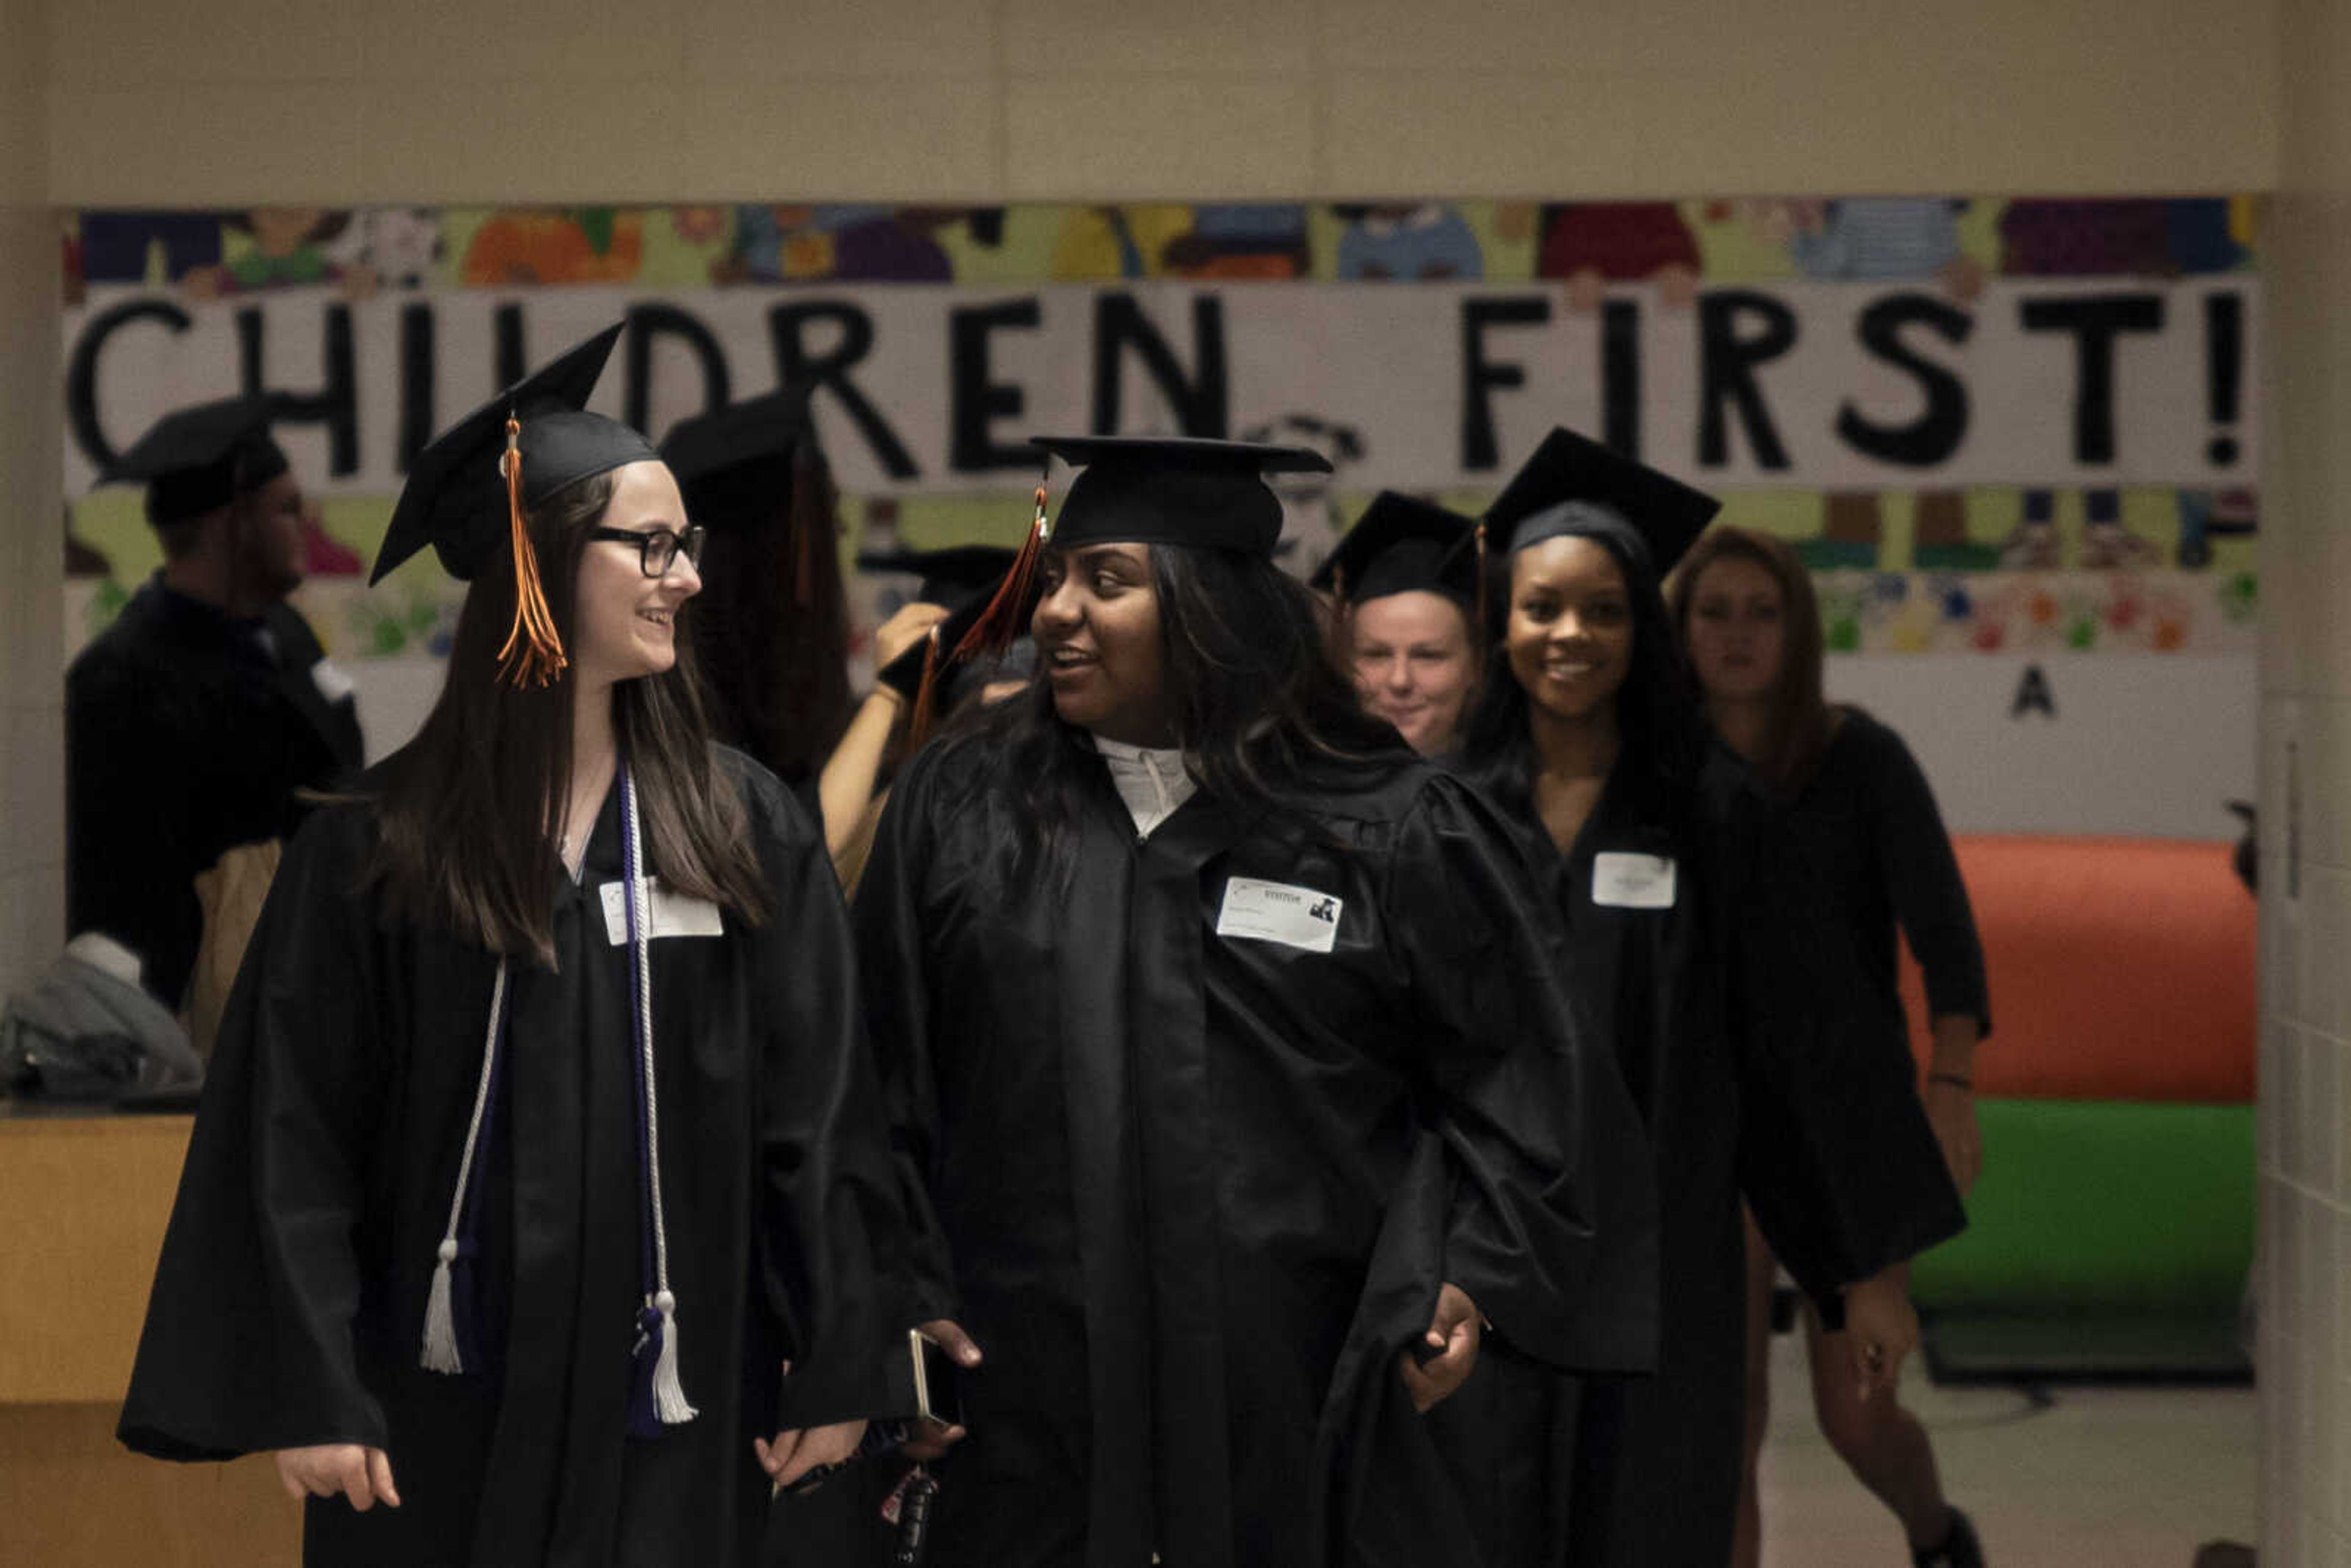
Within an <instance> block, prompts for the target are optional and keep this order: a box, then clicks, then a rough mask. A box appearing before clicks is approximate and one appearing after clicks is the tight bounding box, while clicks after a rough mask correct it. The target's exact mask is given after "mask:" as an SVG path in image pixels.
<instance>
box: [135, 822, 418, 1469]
mask: <svg viewBox="0 0 2351 1568" xmlns="http://www.w3.org/2000/svg"><path fill="white" fill-rule="evenodd" d="M359 813H360V808H356V807H351V808H343V809H340V810H329V811H321V812H319V813H316V814H314V815H313V817H312V819H311V820H310V821H309V822H308V824H307V825H306V826H305V827H304V829H303V831H301V832H300V833H298V835H297V836H296V838H295V840H294V842H293V844H292V845H291V847H289V849H288V850H287V853H286V856H285V858H284V860H283V862H281V863H280V865H279V866H278V870H277V878H276V881H275V882H274V883H273V884H272V886H271V888H270V892H269V896H268V899H267V901H266V903H265V904H264V905H263V907H262V913H261V917H260V920H259V923H258V925H256V929H255V932H254V936H253V941H252V944H251V946H249V947H248V948H247V949H246V957H245V962H244V965H243V967H242V968H241V969H240V970H239V971H238V974H237V978H236V983H235V987H234V988H232V990H231V992H230V996H229V1001H228V1006H227V1009H226V1011H225V1014H224V1016H223V1018H222V1021H221V1028H220V1033H219V1037H218V1040H217V1043H216V1044H215V1046H214V1053H213V1059H212V1062H211V1067H210V1071H209V1074H208V1076H207V1079H206V1081H205V1084H204V1101H203V1103H202V1107H201V1109H200V1110H199V1111H198V1113H197V1116H196V1124H195V1130H194V1134H193V1137H192V1139H191V1141H190V1144H189V1147H188V1157H187V1162H186V1164H185V1166H183V1168H182V1171H181V1176H180V1190H179V1196H178V1198H177V1200H176V1201H175V1203H174V1204H173V1206H172V1220H171V1225H170V1227H169V1228H168V1229H167V1230H166V1232H165V1234H164V1238H163V1251H162V1260H161V1261H160V1262H159V1263H158V1265H157V1267H156V1270H155V1285H154V1290H153V1293H152V1295H151V1297H150V1298H149V1301H148V1308H147V1321H146V1327H145V1330H144V1332H143V1333H141V1336H140V1343H139V1353H138V1359H137V1362H136V1364H134V1366H133V1369H132V1372H131V1389H130V1393H129V1395H128V1396H127V1397H126V1398H125V1400H124V1402H123V1410H122V1418H121V1424H120V1428H119V1431H118V1436H119V1437H120V1439H121V1440H122V1441H123V1442H124V1443H125V1444H127V1445H128V1446H129V1447H131V1448H134V1449H136V1450H138V1451H140V1452H141V1453H146V1454H152V1455H154V1456H156V1457H157V1458H172V1459H220V1458H234V1457H235V1456H237V1455H239V1454H245V1453H255V1452H261V1451H265V1450H269V1449H276V1448H296V1447H301V1446H305V1445H308V1444H314V1443H337V1442H341V1443H361V1444H366V1445H369V1446H371V1447H376V1448H381V1447H382V1446H384V1443H385V1441H386V1437H385V1426H384V1417H383V1412H382V1409H381V1406H380V1405H379V1404H378V1402H377V1400H376V1398H375V1397H374V1396H372V1395H371V1393H370V1392H369V1391H368V1389H367V1388H366V1386H365V1385H363V1384H362V1383H361V1381H360V1373H359V1364H358V1359H357V1355H356V1354H355V1351H354V1346H353V1343H352V1322H353V1319H354V1317H355V1315H356V1313H357V1312H358V1310H359V1305H360V1264H359V1259H358V1254H357V1250H356V1248H355V1244H354V1236H355V1232H356V1228H357V1226H358V1223H359V1217H360V1205H361V1194H362V1187H363V1176H364V1172H365V1170H366V1168H367V1165H368V1160H369V1150H370V1146H371V1142H372V1134H373V1130H374V1126H375V1114H376V1107H377V1106H378V1105H379V1104H380V1103H381V1096H382V1094H383V1092H384V1090H385V1087H386V1085H387V1083H388V1081H389V1077H390V1074H389V1071H388V1070H387V1063H386V1062H385V1061H384V1056H383V1051H384V1046H383V1042H382V1041H381V1040H379V1039H378V1032H379V1031H378V1030H376V1028H375V1027H374V1023H373V1016H372V1012H373V1009H371V1006H370V999H371V998H373V997H375V996H377V995H379V994H380V987H381V976H380V974H379V972H378V968H379V966H378V963H377V949H376V947H375V946H374V943H373V940H372V933H371V931H370V929H369V927H368V918H369V917H368V915H367V914H366V911H367V908H368V904H367V903H366V901H364V900H363V899H362V898H361V897H360V895H359V894H358V893H357V891H356V882H357V873H358V871H359V867H360V844H361V841H362V840H363V836H364V835H363V831H362V828H361V824H360V820H359Z"/></svg>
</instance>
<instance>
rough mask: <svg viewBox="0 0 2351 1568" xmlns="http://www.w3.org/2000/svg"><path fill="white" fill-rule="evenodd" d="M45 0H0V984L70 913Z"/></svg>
mask: <svg viewBox="0 0 2351 1568" xmlns="http://www.w3.org/2000/svg"><path fill="white" fill-rule="evenodd" d="M43 11H44V7H43V5H42V0H0V992H5V990H6V989H7V988H10V987H12V986H14V985H15V984H16V983H17V982H18V981H19V980H20V979H21V978H23V977H25V976H26V975H27V974H29V973H30V972H31V971H32V970H33V969H34V968H36V967H38V966H39V965H40V964H42V963H44V962H46V961H47V958H48V956H50V955H51V954H52V953H54V952H55V950H56V947H57V941H58V937H59V935H60V931H59V928H60V926H61V925H62V923H63V920H64V904H65V894H64V870H65V766H64V752H63V747H62V743H61V739H60V732H61V723H62V716H63V711H64V702H63V692H62V687H61V685H60V680H61V671H60V669H59V655H60V650H61V649H62V647H63V645H64V640H65V638H64V629H63V624H62V620H63V606H62V603H61V601H60V594H59V589H60V586H61V584H62V581H63V577H64V544H63V524H62V521H61V519H60V513H59V509H58V507H59V500H58V495H57V453H58V442H59V440H60V433H59V423H60V421H59V414H58V410H57V352H58V350H57V255H58V252H57V222H56V219H55V217H54V216H53V215H52V214H51V211H50V209H49V207H48V205H47V178H48V134H47V132H48V126H47V100H46V98H45V96H44V94H43V92H42V90H41V87H42V82H41V78H42V62H43V60H44V59H45V58H46V57H47V44H46V40H45V38H44V36H43V28H42V22H43Z"/></svg>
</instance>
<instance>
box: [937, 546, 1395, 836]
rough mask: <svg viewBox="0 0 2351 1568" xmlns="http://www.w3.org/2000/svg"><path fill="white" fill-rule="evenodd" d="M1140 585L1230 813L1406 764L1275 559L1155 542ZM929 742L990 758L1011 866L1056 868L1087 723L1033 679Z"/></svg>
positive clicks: (1079, 796) (1090, 780)
mask: <svg viewBox="0 0 2351 1568" xmlns="http://www.w3.org/2000/svg"><path fill="white" fill-rule="evenodd" d="M1151 585H1152V590H1153V592H1154V593H1155V596H1156V598H1157V600H1158V605H1159V642H1160V655H1161V668H1162V669H1163V670H1164V671H1165V680H1166V690H1167V692H1168V695H1169V696H1170V698H1171V707H1172V711H1173V714H1174V716H1175V738H1176V744H1177V745H1178V746H1180V747H1182V748H1183V750H1184V753H1185V757H1186V765H1187V766H1188V768H1190V770H1191V772H1192V775H1193V777H1194V779H1196V781H1197V782H1198V784H1199V787H1200V789H1201V790H1202V791H1203V792H1204V793H1206V794H1207V795H1208V796H1209V797H1210V798H1212V799H1214V800H1217V801H1218V802H1219V803H1220V804H1222V805H1223V806H1225V807H1226V808H1227V809H1228V810H1231V811H1233V812H1234V813H1236V814H1237V815H1239V816H1242V817H1245V818H1257V817H1263V816H1267V815H1271V816H1274V817H1286V818H1290V819H1292V820H1293V821H1299V822H1301V824H1302V823H1303V821H1304V819H1305V815H1306V811H1307V810H1308V808H1309V807H1310V806H1311V802H1312V800H1314V798H1315V797H1316V795H1317V794H1318V792H1320V791H1322V790H1324V789H1332V788H1346V787H1348V786H1349V785H1351V784H1357V785H1359V784H1363V783H1367V782H1370V781H1373V780H1375V779H1379V778H1381V777H1384V775H1386V774H1387V773H1389V772H1391V771H1392V770H1394V769H1395V768H1397V767H1399V766H1401V765H1404V764H1405V763H1408V762H1409V761H1410V760H1411V759H1412V755H1413V754H1412V752H1411V751H1410V750H1409V749H1408V748H1406V747H1405V745H1404V743H1403V741H1402V740H1401V739H1400V738H1399V737H1397V735H1396V733H1395V730H1394V729H1393V728H1392V727H1389V726H1388V725H1386V724H1384V723H1382V722H1381V721H1380V720H1378V719H1375V718H1373V717H1370V716H1367V715H1366V714H1364V711H1363V709H1362V707H1361V706H1359V705H1358V704H1357V702H1356V700H1355V687H1354V683H1353V681H1352V680H1351V679H1350V678H1349V677H1348V676H1347V674H1345V673H1344V672H1343V670H1341V668H1340V667H1339V665H1338V664H1337V662H1336V661H1335V660H1334V659H1333V658H1332V654H1331V651H1330V637H1329V627H1328V625H1327V624H1326V622H1325V618H1324V612H1323V611H1322V606H1321V605H1320V604H1319V603H1318V602H1317V601H1316V600H1315V598H1314V595H1313V594H1312V593H1311V591H1308V589H1307V588H1306V587H1305V586H1304V585H1303V584H1302V583H1300V582H1299V581H1297V580H1295V579H1293V578H1291V577H1290V576H1289V575H1288V574H1287V573H1285V572H1283V571H1282V570H1280V568H1279V567H1276V566H1275V565H1274V564H1273V563H1272V562H1270V561H1266V560H1259V559H1257V558H1255V557H1253V556H1246V555H1242V554H1240V553H1238V552H1237V551H1232V550H1220V549H1189V548H1186V547H1184V546H1180V545H1163V544H1155V545H1153V546H1152V547H1151ZM936 744H937V745H938V746H939V747H941V749H942V750H943V751H945V752H946V753H949V754H950V755H952V754H954V753H956V752H965V751H971V750H975V749H980V750H985V751H986V752H987V753H988V764H989V767H988V776H989V779H991V781H992V782H993V785H994V787H995V788H997V789H1000V790H1002V791H1004V793H1005V797H1006V803H1007V804H1008V805H1009V806H1010V807H1011V808H1012V809H1013V812H1014V814H1015V816H1016V818H1017V820H1019V821H1020V822H1021V823H1022V831H1020V832H1019V833H1017V834H1012V835H1008V839H1009V842H1008V843H1006V844H1004V845H1003V846H1002V850H1003V852H1004V853H1005V854H1007V855H1008V856H1009V857H1010V861H1011V869H1012V873H1013V874H1014V875H1015V876H1022V875H1026V874H1028V873H1029V872H1030V871H1032V870H1033V869H1035V865H1036V864H1037V863H1041V864H1042V865H1043V866H1044V867H1045V868H1046V870H1047V873H1048V874H1051V875H1056V876H1059V875H1063V874H1066V873H1067V871H1068V869H1069V864H1070V859H1069V856H1070V850H1071V845H1072V843H1073V841H1074V836H1075V835H1074V828H1075V825H1076V822H1077V821H1078V815H1079V812H1080V811H1081V810H1082V809H1083V803H1084V800H1085V798H1086V795H1085V792H1086V791H1088V790H1090V789H1099V788H1100V787H1101V785H1100V775H1101V771H1102V762H1101V759H1100V758H1098V757H1097V756H1096V755H1095V753H1094V750H1093V747H1092V745H1091V744H1090V743H1089V742H1088V740H1087V737H1086V735H1085V732H1084V731H1083V730H1081V729H1079V728H1078V727H1075V726H1073V725H1071V724H1067V723H1065V722H1063V720H1062V719H1061V716H1060V715H1059V714H1058V713H1056V712H1055V711H1054V707H1053V692H1052V686H1051V684H1050V682H1048V681H1045V680H1043V679H1039V680H1037V681H1035V682H1034V683H1033V685H1031V687H1030V689H1029V691H1028V692H1026V693H1023V694H1022V695H1019V696H1017V697H1013V698H1010V699H1008V700H1007V701H1005V702H1003V703H1000V704H998V705H997V706H994V707H991V708H987V709H985V710H983V711H981V712H979V713H977V714H976V715H975V716H972V718H971V719H970V720H969V721H968V722H967V723H964V724H959V725H956V726H955V727H951V728H950V729H949V730H948V731H947V732H946V733H944V734H942V735H941V737H939V739H938V741H937V742H936ZM946 760H947V758H942V761H943V762H944V761H946ZM1032 856H1036V857H1041V862H1032V860H1031V857H1032Z"/></svg>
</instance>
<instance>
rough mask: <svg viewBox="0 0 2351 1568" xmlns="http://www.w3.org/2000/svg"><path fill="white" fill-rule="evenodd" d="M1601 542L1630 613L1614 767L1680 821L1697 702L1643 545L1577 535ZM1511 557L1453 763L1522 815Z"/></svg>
mask: <svg viewBox="0 0 2351 1568" xmlns="http://www.w3.org/2000/svg"><path fill="white" fill-rule="evenodd" d="M1580 537H1583V538H1590V539H1591V540H1592V541H1593V543H1595V544H1597V545H1599V546H1600V547H1601V548H1603V549H1605V550H1607V552H1608V554H1609V556H1610V557H1611V558H1612V559H1614V561H1615V562H1616V568H1617V570H1619V571H1621V572H1623V573H1624V576H1625V595H1626V598H1627V600H1628V601H1629V602H1630V604H1631V607H1632V612H1633V658H1632V664H1631V667H1630V668H1628V669H1627V670H1626V671H1625V684H1624V685H1621V686H1619V687H1618V688H1617V690H1616V698H1615V701H1616V731H1617V735H1618V737H1619V749H1618V752H1617V757H1616V775H1617V777H1618V778H1619V779H1625V780H1626V781H1629V782H1631V783H1632V784H1634V785H1635V787H1637V789H1639V791H1640V794H1639V797H1638V798H1639V799H1640V800H1642V801H1643V802H1644V805H1643V810H1644V811H1645V813H1648V814H1653V815H1657V816H1661V817H1662V818H1664V819H1665V820H1667V821H1681V820H1683V819H1684V817H1685V816H1686V813H1687V810H1688V808H1689V807H1690V805H1691V803H1692V802H1693V801H1694V800H1695V793H1696V789H1697V787H1698V778H1699V775H1700V774H1701V772H1702V771H1703V769H1704V768H1705V764H1706V753H1707V746H1708V740H1707V733H1708V732H1707V726H1706V711H1705V709H1704V707H1703V706H1701V704H1700V703H1699V700H1698V684H1697V682H1695V681H1693V680H1692V679H1691V678H1690V674H1689V666H1688V664H1687V662H1686V661H1685V660H1684V659H1683V658H1682V652H1681V644H1680V643H1679V642H1678V641H1677V639H1676V638H1675V636H1674V622H1673V619H1672V617H1671V616H1670V615H1669V614H1668V613H1667V609H1666V601H1665V596H1664V595H1663V593H1662V592H1661V591H1659V586H1658V582H1657V573H1656V569H1655V568H1654V567H1653V566H1651V565H1650V563H1649V559H1648V557H1647V555H1646V552H1644V551H1640V550H1636V549H1630V548H1628V547H1627V546H1626V545H1625V542H1624V541H1623V540H1622V539H1620V538H1616V537H1615V536H1614V535H1613V534H1608V533H1593V534H1588V535H1583V536H1580ZM1512 560H1513V558H1510V557H1504V558H1503V559H1500V560H1499V561H1497V562H1495V563H1494V565H1493V567H1492V569H1491V570H1493V572H1494V573H1495V577H1496V581H1495V582H1494V583H1493V584H1492V591H1491V595H1490V598H1489V602H1490V603H1493V604H1496V605H1499V606H1500V607H1501V613H1500V614H1499V615H1498V616H1496V617H1495V632H1494V633H1493V635H1494V641H1493V643H1492V644H1491V645H1490V646H1489V648H1488V650H1487V655H1486V680H1485V685H1484V686H1483V688H1482V690H1481V692H1480V694H1479V699H1478V706H1477V708H1476V709H1475V710H1474V711H1473V712H1472V713H1471V714H1470V716H1469V722H1468V726H1467V727H1466V728H1465V729H1464V731H1463V734H1462V739H1461V749H1460V751H1459V753H1458V765H1459V767H1460V768H1461V770H1462V771H1463V772H1464V773H1466V774H1468V777H1469V778H1470V779H1471V780H1472V781H1473V782H1475V783H1477V784H1478V785H1479V787H1480V788H1482V789H1485V790H1486V791H1487V793H1488V794H1489V795H1490V796H1491V797H1492V798H1493V799H1494V800H1495V801H1496V802H1498V803H1499V804H1500V805H1502V806H1503V807H1504V808H1506V809H1507V810H1510V811H1511V812H1513V813H1515V814H1517V815H1518V816H1520V818H1521V819H1522V820H1525V821H1533V819H1534V811H1535V775H1536V773H1537V772H1538V771H1540V769H1541V758H1538V757H1537V756H1536V755H1535V744H1534V728H1533V716H1532V705H1531V702H1530V700H1529V698H1528V696H1527V694H1526V689H1525V688H1524V687H1522V686H1520V685H1519V678H1518V675H1517V674H1516V673H1515V672H1514V671H1512V670H1511V668H1510V652H1509V636H1510V604H1511V601H1512V593H1511V589H1512V581H1511V576H1512Z"/></svg>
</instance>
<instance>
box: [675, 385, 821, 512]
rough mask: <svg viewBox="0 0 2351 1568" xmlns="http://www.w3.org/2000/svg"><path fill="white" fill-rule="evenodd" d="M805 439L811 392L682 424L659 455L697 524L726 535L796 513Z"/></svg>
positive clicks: (737, 405) (738, 405)
mask: <svg viewBox="0 0 2351 1568" xmlns="http://www.w3.org/2000/svg"><path fill="white" fill-rule="evenodd" d="M807 438H808V398H807V396H806V395H805V394H804V393H802V392H792V391H786V392H769V393H768V394H766V395H765V396H763V397H755V398H746V399H745V400H744V401H743V402H730V403H728V404H726V406H725V407H723V408H716V409H713V410H711V411H710V412H709V413H701V414H696V415H695V417H693V418H692V419H682V420H680V421H678V422H677V423H675V424H674V425H672V426H670V432H669V434H667V435H665V436H664V437H662V444H661V457H662V461H663V462H664V463H666V464H668V465H669V467H670V472H671V473H673V474H674V475H676V476H677V486H678V489H679V490H680V491H681V492H683V493H684V497H685V515H686V516H687V517H690V518H692V519H693V520H694V521H695V522H697V523H700V524H701V525H702V526H703V527H705V528H709V529H711V530H712V531H714V532H722V533H723V532H730V531H735V530H739V529H756V528H778V527H781V526H782V525H783V523H784V522H785V520H786V519H787V518H788V517H789V515H790V513H791V501H792V463H793V459H794V457H795V456H796V455H797V454H798V453H799V446H800V443H801V442H802V441H804V440H806V439H807Z"/></svg>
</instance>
